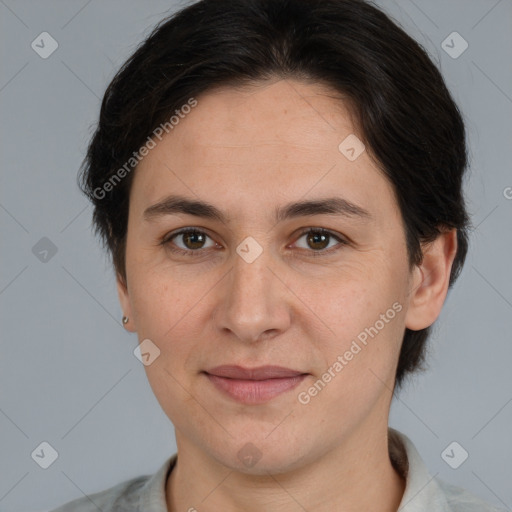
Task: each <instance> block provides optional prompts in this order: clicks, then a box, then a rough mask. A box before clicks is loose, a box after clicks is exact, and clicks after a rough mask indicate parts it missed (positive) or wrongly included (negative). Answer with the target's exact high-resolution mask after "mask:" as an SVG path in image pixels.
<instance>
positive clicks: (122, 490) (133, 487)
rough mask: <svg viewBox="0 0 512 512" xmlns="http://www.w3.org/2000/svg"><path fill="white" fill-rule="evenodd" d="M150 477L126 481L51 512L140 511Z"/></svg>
mask: <svg viewBox="0 0 512 512" xmlns="http://www.w3.org/2000/svg"><path fill="white" fill-rule="evenodd" d="M149 478H150V476H140V477H137V478H133V479H131V480H126V481H124V482H121V483H120V484H117V485H115V486H114V487H110V488H109V489H106V490H104V491H101V492H98V493H95V494H90V495H89V496H84V497H83V498H79V499H77V500H73V501H70V502H69V503H66V504H65V505H62V506H61V507H59V508H56V509H55V510H52V511H51V512H98V510H101V511H102V512H121V511H126V512H128V511H132V510H133V511H136V510H138V501H139V495H140V491H141V489H142V488H143V487H144V485H145V484H146V482H147V481H148V480H149Z"/></svg>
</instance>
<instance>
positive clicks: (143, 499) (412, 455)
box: [53, 428, 504, 512]
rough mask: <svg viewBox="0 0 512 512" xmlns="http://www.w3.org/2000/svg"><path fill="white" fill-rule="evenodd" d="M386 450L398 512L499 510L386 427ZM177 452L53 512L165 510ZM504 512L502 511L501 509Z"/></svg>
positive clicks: (408, 440)
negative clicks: (144, 472) (437, 472)
mask: <svg viewBox="0 0 512 512" xmlns="http://www.w3.org/2000/svg"><path fill="white" fill-rule="evenodd" d="M389 453H390V457H391V461H392V462H393V466H394V467H395V469H396V470H397V471H398V472H399V473H400V474H402V475H403V476H404V478H405V480H406V487H405V492H404V495H403V498H402V501H401V502H400V507H399V508H398V512H500V511H501V510H502V509H498V508H495V507H493V506H491V505H489V504H487V503H485V502H483V501H481V500H480V499H478V498H476V497H475V496H473V495H471V494H470V493H469V492H467V491H465V490H464V489H462V488H460V487H456V486H453V485H450V484H448V483H446V482H444V481H442V480H440V479H438V478H436V477H432V476H431V475H430V473H429V471H428V469H427V467H426V466H425V463H424V462H423V460H422V459H421V457H420V454H419V453H418V451H417V450H416V448H415V446H414V444H413V443H412V441H411V440H410V439H409V438H408V437H407V436H405V435H404V434H402V433H400V432H398V431H397V430H395V429H392V428H389ZM176 457H177V455H176V454H175V455H173V456H172V457H171V458H169V459H167V461H166V462H165V464H164V465H163V466H162V467H161V468H160V469H159V470H158V471H157V472H156V473H155V474H153V475H148V476H140V477H137V478H133V479H131V480H127V481H125V482H122V483H120V484H118V485H116V486H114V487H111V488H110V489H107V490H105V491H102V492H99V493H96V494H91V495H89V496H84V497H83V498H80V499H78V500H75V501H71V502H69V503H67V504H65V505H63V506H62V507H59V508H57V509H55V510H54V511H53V512H98V510H101V512H168V511H167V505H166V500H165V486H166V482H167V477H168V475H169V473H170V471H172V468H173V467H174V464H175V463H176ZM503 512H504V511H503Z"/></svg>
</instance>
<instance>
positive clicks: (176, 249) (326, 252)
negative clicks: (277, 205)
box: [161, 227, 348, 258]
mask: <svg viewBox="0 0 512 512" xmlns="http://www.w3.org/2000/svg"><path fill="white" fill-rule="evenodd" d="M188 233H195V234H200V235H205V236H207V237H208V238H210V239H211V237H210V236H209V235H208V234H207V233H205V232H204V231H201V230H200V229H198V228H191V227H190V228H183V229H180V230H179V231H176V232H175V233H170V234H169V235H167V236H165V237H164V239H163V240H162V241H161V245H164V246H166V247H168V249H169V250H170V251H171V252H172V253H174V254H179V255H182V256H189V257H192V258H194V257H198V256H202V255H204V250H207V249H196V250H192V249H188V250H184V249H181V248H180V247H176V246H174V247H173V246H172V244H171V241H172V240H173V239H174V238H176V237H178V236H179V235H186V234H188ZM308 233H315V234H317V235H328V236H329V237H332V238H334V239H335V240H336V241H337V242H338V245H337V246H335V247H331V248H330V249H320V250H318V251H314V250H312V249H311V250H309V251H307V252H309V253H311V254H310V256H312V257H314V258H316V257H319V256H325V255H330V254H331V253H333V252H336V251H337V250H339V249H340V248H341V247H342V246H344V245H348V241H347V240H345V239H343V238H342V237H340V236H339V235H337V234H335V233H333V232H332V231H329V230H328V229H325V228H311V227H310V228H305V229H304V230H302V231H301V232H300V234H299V236H298V237H297V239H296V241H297V240H299V239H300V238H302V237H303V236H304V235H306V234H308ZM303 250H306V249H303Z"/></svg>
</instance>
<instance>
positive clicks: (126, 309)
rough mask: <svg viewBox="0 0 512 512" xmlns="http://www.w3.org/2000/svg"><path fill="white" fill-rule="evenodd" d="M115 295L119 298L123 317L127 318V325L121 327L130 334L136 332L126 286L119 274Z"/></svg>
mask: <svg viewBox="0 0 512 512" xmlns="http://www.w3.org/2000/svg"><path fill="white" fill-rule="evenodd" d="M117 295H118V297H119V303H120V304H121V310H122V311H123V316H126V317H128V323H126V324H125V325H123V327H124V328H125V329H126V330H127V331H130V332H136V328H135V322H134V318H133V315H132V305H131V302H130V296H129V294H128V286H127V285H126V282H125V280H124V279H123V277H121V276H120V275H119V274H117Z"/></svg>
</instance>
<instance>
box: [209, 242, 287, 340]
mask: <svg viewBox="0 0 512 512" xmlns="http://www.w3.org/2000/svg"><path fill="white" fill-rule="evenodd" d="M279 273H280V272H279V266H278V265H277V264H276V261H273V258H272V256H271V255H270V253H269V252H268V251H266V250H264V251H263V253H262V254H260V256H259V257H258V258H256V260H254V261H252V262H251V263H248V262H247V261H246V260H244V259H243V258H242V257H240V256H239V255H238V254H236V255H235V256H234V262H233V268H232V269H231V271H230V272H229V273H228V275H227V276H226V277H225V279H223V285H222V286H221V287H220V289H219V290H218V292H219V295H218V302H217V307H216V310H215V313H214V318H215V321H216V322H217V328H218V329H220V330H221V331H224V332H223V334H224V335H225V334H226V333H232V334H233V335H234V336H235V337H236V338H238V339H239V340H240V341H243V342H245V343H254V342H256V341H259V340H265V339H269V338H273V337H275V336H278V335H279V334H281V333H283V332H285V331H286V330H287V329H288V328H289V326H290V323H291V307H292V305H291V298H292V297H293V295H292V294H291V293H290V291H289V290H288V289H287V287H286V285H285V284H284V283H283V281H284V276H280V275H279ZM281 273H282V272H281Z"/></svg>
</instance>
